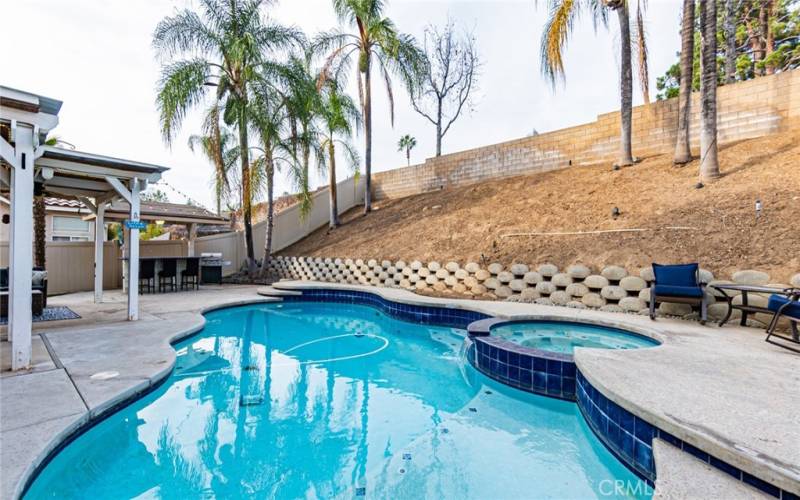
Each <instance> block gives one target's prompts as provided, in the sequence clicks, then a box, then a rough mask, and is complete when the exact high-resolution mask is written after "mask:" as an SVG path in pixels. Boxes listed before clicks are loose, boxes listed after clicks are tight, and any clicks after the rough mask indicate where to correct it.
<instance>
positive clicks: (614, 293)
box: [269, 256, 800, 327]
mask: <svg viewBox="0 0 800 500" xmlns="http://www.w3.org/2000/svg"><path fill="white" fill-rule="evenodd" d="M269 269H270V271H271V273H272V275H273V277H276V278H279V279H294V280H303V281H319V282H327V283H350V284H361V285H373V286H385V287H390V288H404V289H406V290H411V291H416V292H423V293H424V292H426V291H435V292H439V293H443V294H452V295H454V296H455V295H458V296H462V297H463V298H484V299H496V300H508V301H514V302H531V303H536V304H544V305H557V306H565V307H573V308H577V309H585V308H591V309H600V310H602V311H609V312H628V313H635V314H647V313H649V311H648V307H649V300H650V288H649V287H650V284H651V283H652V281H653V271H652V269H651V268H650V267H645V268H642V269H639V270H637V271H636V272H629V271H628V270H627V269H624V268H622V267H620V266H614V265H611V266H605V267H604V268H602V269H599V270H594V269H591V268H589V267H588V266H585V265H583V264H573V265H571V266H569V267H567V268H566V269H559V268H558V267H557V266H555V265H553V264H540V265H538V266H529V265H527V264H521V263H516V264H511V265H508V266H505V265H503V264H500V263H492V264H489V265H487V266H482V265H480V264H478V263H475V262H469V263H467V264H465V265H463V266H462V265H461V264H459V263H458V262H447V263H445V264H444V265H442V264H440V263H439V262H436V261H431V262H428V263H423V262H421V261H419V260H413V261H410V262H406V261H403V260H398V261H394V262H393V261H390V260H377V259H366V260H365V259H349V258H347V259H341V258H322V257H289V256H276V257H274V258H273V259H272V260H271V262H270V268H269ZM700 275H701V281H703V282H704V283H707V284H710V285H713V284H715V283H740V284H751V285H773V286H775V287H782V288H786V287H788V286H790V285H791V286H795V287H800V273H798V274H796V275H795V276H794V277H793V278H792V279H791V283H790V284H778V283H771V281H770V277H769V275H768V274H766V273H763V272H760V271H754V270H743V271H738V272H735V273H733V275H732V276H731V279H730V280H721V279H717V278H716V277H715V276H714V274H713V273H712V272H711V271H708V270H706V269H701V271H700ZM706 294H707V297H708V302H709V304H710V305H709V308H708V314H709V318H710V319H712V320H714V319H721V318H722V317H723V316H724V315H725V313H726V312H727V303H726V302H725V301H724V300H722V299H720V297H721V296H719V295H717V294H718V292H715V291H714V290H713V289H711V288H708V289H707V291H706ZM748 300H749V303H750V304H752V305H762V306H766V302H767V296H766V295H759V294H749V295H748ZM740 301H741V297H735V298H734V303H735V304H736V303H740ZM738 312H739V311H734V315H733V316H732V318H737V317H738ZM658 313H659V314H660V315H662V316H679V317H682V318H685V319H697V318H698V312H697V311H695V310H692V308H691V306H689V305H687V304H672V303H661V304H659V307H658ZM769 319H770V317H768V316H767V315H763V314H757V315H755V317H754V319H753V320H751V321H752V326H758V327H760V326H763V325H764V323H765V322H766V321H769Z"/></svg>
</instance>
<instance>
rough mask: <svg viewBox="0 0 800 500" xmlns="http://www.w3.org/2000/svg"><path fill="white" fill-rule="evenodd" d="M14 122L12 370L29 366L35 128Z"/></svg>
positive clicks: (9, 329)
mask: <svg viewBox="0 0 800 500" xmlns="http://www.w3.org/2000/svg"><path fill="white" fill-rule="evenodd" d="M13 125H14V126H13V133H14V137H15V144H14V146H15V147H14V153H15V158H14V161H13V162H9V164H11V165H16V166H14V167H12V169H11V200H10V201H11V206H10V209H11V231H10V233H11V235H10V241H9V262H10V266H9V268H10V269H9V304H8V305H9V307H8V337H9V339H10V340H11V351H12V352H11V369H12V370H24V369H27V368H29V367H30V365H31V327H32V322H31V312H32V302H31V281H32V280H31V277H32V269H33V252H32V251H31V248H32V247H33V174H34V167H33V164H34V160H35V158H34V155H35V150H34V138H33V133H34V129H33V128H32V127H26V126H22V125H18V124H17V123H14V124H13ZM5 153H6V152H5V151H4V153H3V154H4V155H5ZM4 158H5V157H4Z"/></svg>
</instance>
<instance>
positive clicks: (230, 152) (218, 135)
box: [189, 105, 239, 215]
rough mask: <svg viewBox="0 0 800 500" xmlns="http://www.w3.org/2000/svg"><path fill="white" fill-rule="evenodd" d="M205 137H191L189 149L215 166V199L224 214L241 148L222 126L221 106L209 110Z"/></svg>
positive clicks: (229, 132) (231, 134)
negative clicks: (232, 173)
mask: <svg viewBox="0 0 800 500" xmlns="http://www.w3.org/2000/svg"><path fill="white" fill-rule="evenodd" d="M203 134H204V135H192V136H190V137H189V149H191V150H192V152H194V151H195V150H197V149H199V150H200V152H201V153H202V154H203V156H205V157H206V159H208V161H209V162H210V163H211V164H212V165H213V166H214V182H213V183H214V197H215V199H216V205H217V215H219V214H220V213H221V212H222V201H223V200H224V199H225V198H227V197H228V196H229V195H230V191H231V182H230V181H231V179H230V172H231V170H232V169H233V166H234V164H235V163H236V160H238V158H239V148H238V146H236V145H235V144H234V141H236V138H235V137H234V135H233V133H231V131H230V130H228V129H227V128H226V127H225V126H224V125H220V117H219V106H217V105H215V106H212V107H211V109H209V111H208V113H207V114H206V119H205V120H204V123H203Z"/></svg>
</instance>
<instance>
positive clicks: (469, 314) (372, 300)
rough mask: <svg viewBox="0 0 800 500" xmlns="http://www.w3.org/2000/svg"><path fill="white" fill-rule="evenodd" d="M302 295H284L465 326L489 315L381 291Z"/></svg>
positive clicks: (429, 322) (423, 321)
mask: <svg viewBox="0 0 800 500" xmlns="http://www.w3.org/2000/svg"><path fill="white" fill-rule="evenodd" d="M302 292H303V294H302V295H299V296H288V297H282V299H283V301H284V302H299V301H308V300H313V301H319V302H335V303H340V304H357V305H367V306H372V307H375V308H377V309H378V310H380V311H381V312H383V313H384V314H386V315H388V316H391V317H392V318H396V319H400V320H403V321H411V322H415V323H421V324H423V325H438V326H447V327H451V328H462V329H466V328H467V325H469V324H470V323H472V322H473V321H477V320H480V319H485V318H488V317H489V316H487V315H486V314H483V313H479V312H475V311H469V310H466V309H456V308H449V307H436V306H418V305H413V304H403V303H401V302H393V301H391V300H387V299H384V298H383V297H381V296H380V295H376V294H374V293H369V292H357V291H353V290H330V289H304V290H302Z"/></svg>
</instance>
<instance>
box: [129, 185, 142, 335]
mask: <svg viewBox="0 0 800 500" xmlns="http://www.w3.org/2000/svg"><path fill="white" fill-rule="evenodd" d="M139 188H140V186H139V179H138V178H136V177H134V178H133V179H132V180H131V199H130V200H129V202H130V206H131V215H130V220H131V221H135V222H138V221H139V214H140V203H139ZM128 244H129V245H130V253H129V255H130V257H129V259H128V321H136V320H138V319H139V230H138V229H136V228H135V227H132V228H131V230H130V238H128Z"/></svg>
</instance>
